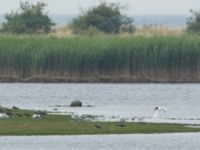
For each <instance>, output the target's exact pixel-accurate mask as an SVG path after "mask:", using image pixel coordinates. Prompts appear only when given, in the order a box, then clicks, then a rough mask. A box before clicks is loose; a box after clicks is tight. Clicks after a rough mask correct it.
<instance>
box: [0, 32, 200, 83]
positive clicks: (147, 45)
mask: <svg viewBox="0 0 200 150" xmlns="http://www.w3.org/2000/svg"><path fill="white" fill-rule="evenodd" d="M199 71H200V37H199V36H194V35H185V36H184V35H183V36H157V37H156V36H154V37H139V36H137V37H133V36H95V37H88V36H74V37H68V38H56V37H47V36H13V35H12V36H9V35H7V36H6V35H1V36H0V80H1V81H27V82H28V81H29V82H31V81H34V82H35V81H38V82H54V81H55V82H59V81H60V82H61V81H62V82H64V81H66V82H199V81H200V77H199Z"/></svg>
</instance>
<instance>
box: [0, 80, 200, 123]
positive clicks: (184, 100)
mask: <svg viewBox="0 0 200 150" xmlns="http://www.w3.org/2000/svg"><path fill="white" fill-rule="evenodd" d="M199 91H200V84H103V83H102V84H40V83H33V84H32V83H31V84H30V83H1V84H0V105H2V106H5V107H12V106H17V107H20V108H27V109H42V110H48V111H54V110H56V111H57V112H63V113H70V112H71V113H75V114H80V113H81V114H92V115H98V116H102V115H103V116H104V117H107V118H108V119H110V118H114V117H116V118H120V117H121V118H122V117H124V118H125V117H127V118H135V117H140V118H143V119H144V121H146V122H168V123H192V124H194V123H196V124H200V109H199V108H200V92H199ZM73 100H81V101H82V103H83V107H82V108H71V107H69V105H70V103H71V101H73ZM88 105H90V106H93V107H87V106H88ZM156 106H162V107H166V108H167V112H166V113H165V114H163V116H162V117H161V118H157V119H153V118H152V115H153V110H154V108H155V107H156ZM113 116H114V117H113Z"/></svg>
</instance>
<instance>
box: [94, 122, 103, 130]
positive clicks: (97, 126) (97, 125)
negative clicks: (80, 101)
mask: <svg viewBox="0 0 200 150" xmlns="http://www.w3.org/2000/svg"><path fill="white" fill-rule="evenodd" d="M94 127H95V128H97V129H101V128H102V127H101V126H100V125H99V124H97V123H95V125H94Z"/></svg>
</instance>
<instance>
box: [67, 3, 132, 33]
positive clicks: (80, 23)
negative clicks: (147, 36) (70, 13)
mask: <svg viewBox="0 0 200 150" xmlns="http://www.w3.org/2000/svg"><path fill="white" fill-rule="evenodd" d="M120 10H121V8H120V6H119V5H118V4H115V3H113V4H108V3H106V2H102V3H100V4H99V5H98V6H96V7H93V8H90V9H88V10H87V11H85V12H82V14H81V15H80V16H79V17H77V18H74V19H73V21H72V23H71V28H72V30H73V32H74V33H84V32H85V31H87V30H88V29H91V28H92V29H94V28H96V29H97V30H99V31H101V32H105V33H119V32H120V31H123V32H134V30H135V28H134V25H133V19H131V18H129V17H127V16H126V15H122V14H121V12H120Z"/></svg>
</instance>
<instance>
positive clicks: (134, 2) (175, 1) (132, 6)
mask: <svg viewBox="0 0 200 150" xmlns="http://www.w3.org/2000/svg"><path fill="white" fill-rule="evenodd" d="M19 1H22V0H0V14H5V13H8V12H10V10H16V9H17V8H18V7H19ZM28 1H30V2H33V3H35V2H37V1H38V0H28ZM39 1H42V2H45V3H46V4H48V6H47V7H46V10H48V11H49V14H79V12H80V7H81V8H89V7H92V6H94V5H96V4H98V3H99V0H39ZM106 2H119V3H121V4H122V5H125V6H127V10H126V13H127V14H130V15H144V14H157V15H160V14H166V15H173V14H174V15H179V14H181V15H182V14H183V15H184V14H189V10H190V9H195V10H198V9H200V0H106Z"/></svg>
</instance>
